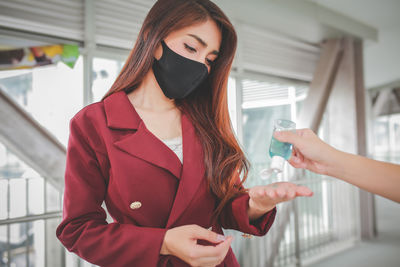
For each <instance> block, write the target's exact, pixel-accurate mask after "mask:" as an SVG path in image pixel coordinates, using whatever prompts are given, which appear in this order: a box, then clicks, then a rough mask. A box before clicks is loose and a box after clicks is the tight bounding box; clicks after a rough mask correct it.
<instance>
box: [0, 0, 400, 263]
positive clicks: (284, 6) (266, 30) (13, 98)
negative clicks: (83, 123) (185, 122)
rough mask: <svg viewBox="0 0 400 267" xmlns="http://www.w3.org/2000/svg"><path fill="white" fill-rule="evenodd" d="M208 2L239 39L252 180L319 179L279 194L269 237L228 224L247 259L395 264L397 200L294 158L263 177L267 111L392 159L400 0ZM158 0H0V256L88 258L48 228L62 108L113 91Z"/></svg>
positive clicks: (244, 136) (396, 139)
mask: <svg viewBox="0 0 400 267" xmlns="http://www.w3.org/2000/svg"><path fill="white" fill-rule="evenodd" d="M214 2H215V3H216V4H218V5H219V6H220V7H221V9H222V10H224V11H225V13H226V14H227V15H228V17H229V18H230V19H231V21H232V23H233V24H234V26H235V29H236V30H237V33H238V38H239V39H238V49H237V54H236V56H235V61H234V65H233V69H232V72H231V76H230V80H229V88H228V94H229V110H230V115H231V120H232V125H233V127H234V129H235V131H236V134H237V137H238V139H239V141H240V143H241V145H242V146H243V148H244V150H245V152H246V154H247V156H248V158H249V160H250V162H251V164H252V168H251V172H250V177H249V178H248V180H247V186H253V185H256V184H266V183H270V182H275V181H276V180H285V181H297V182H299V183H302V184H304V185H307V186H309V187H310V188H311V189H312V190H313V191H314V196H313V197H312V198H307V199H298V200H296V201H293V202H291V203H287V204H281V205H279V206H278V210H279V212H278V215H277V218H276V221H275V223H274V225H273V227H272V228H271V230H270V232H269V233H268V234H267V235H266V236H265V237H261V238H259V237H253V238H250V239H248V238H243V237H241V236H240V234H239V233H235V232H233V231H229V230H227V231H226V233H227V234H228V233H229V234H233V235H235V236H236V238H235V241H234V243H233V249H234V251H235V253H236V255H237V257H238V259H239V262H240V263H241V266H244V267H257V266H268V267H269V266H314V267H315V266H385V267H392V266H393V267H395V266H400V254H399V251H400V205H399V204H398V203H394V202H392V201H389V200H386V199H383V198H381V197H378V196H374V195H371V194H369V193H366V192H363V191H361V190H359V189H357V188H355V187H353V186H351V185H349V184H346V183H344V182H341V181H339V180H335V179H333V178H330V177H326V176H321V175H315V174H312V173H310V172H306V171H299V170H294V169H293V168H291V167H289V166H286V169H285V172H284V174H283V175H280V176H278V177H277V178H274V179H273V180H272V179H271V180H270V181H266V180H261V179H260V177H259V172H260V170H261V169H264V168H266V167H267V166H268V164H269V161H270V158H269V155H268V147H269V143H270V139H271V133H272V128H273V120H274V119H290V120H293V121H295V122H296V123H297V125H298V127H309V128H312V129H313V130H314V131H315V132H317V133H318V135H319V136H320V137H321V138H322V139H324V140H325V141H326V142H328V143H329V144H331V145H333V146H334V147H336V148H339V149H341V150H344V151H347V152H350V153H358V154H361V155H364V156H367V157H371V158H375V159H379V160H383V161H389V162H394V163H400V49H399V48H400V16H399V13H400V1H398V0H380V1H378V0H290V1H289V0H260V1H256V0H246V1H239V0H215V1H214ZM154 3H155V1H154V0H126V1H122V0H113V1H112V0H96V1H95V0H46V1H44V0H42V1H40V0H0V266H7V267H17V266H38V267H41V266H45V267H47V266H51V267H53V266H71V267H73V266H74V267H75V266H77V267H78V266H94V265H92V264H90V263H87V262H85V261H83V260H81V259H79V258H78V257H77V256H75V255H74V254H71V253H69V252H68V251H66V250H65V249H64V248H63V247H62V246H61V244H60V243H59V242H58V240H57V239H56V236H55V228H56V226H57V225H58V223H59V222H60V220H61V216H62V213H61V211H62V192H63V183H64V181H63V179H64V177H63V174H64V170H65V154H66V145H67V142H68V135H69V132H68V131H69V130H68V125H69V120H70V119H71V118H72V117H73V116H74V115H75V114H76V113H77V112H78V111H79V110H80V109H81V108H83V107H84V106H86V105H88V104H90V103H93V102H96V101H99V100H100V99H101V97H102V96H103V95H104V94H105V92H106V91H108V89H109V88H110V86H111V85H112V83H113V81H114V80H115V78H116V77H117V75H118V73H119V71H120V70H121V67H122V66H123V64H124V62H125V60H126V58H127V56H128V53H129V51H130V49H131V48H132V47H133V45H134V43H135V40H136V36H137V34H138V32H139V30H140V27H141V23H142V21H143V20H144V17H145V16H146V14H147V12H148V10H149V9H150V8H151V6H152V5H153V4H154ZM127 249H128V248H127ZM132 249H133V248H132Z"/></svg>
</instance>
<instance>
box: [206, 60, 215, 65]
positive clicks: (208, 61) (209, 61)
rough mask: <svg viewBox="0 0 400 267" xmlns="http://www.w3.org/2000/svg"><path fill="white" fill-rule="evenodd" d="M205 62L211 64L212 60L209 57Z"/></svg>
mask: <svg viewBox="0 0 400 267" xmlns="http://www.w3.org/2000/svg"><path fill="white" fill-rule="evenodd" d="M206 62H207V65H209V66H211V65H212V63H213V62H214V61H212V60H210V59H206Z"/></svg>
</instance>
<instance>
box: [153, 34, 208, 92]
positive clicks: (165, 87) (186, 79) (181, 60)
mask: <svg viewBox="0 0 400 267" xmlns="http://www.w3.org/2000/svg"><path fill="white" fill-rule="evenodd" d="M161 45H162V48H163V53H162V56H161V58H160V59H159V60H157V59H155V60H154V63H153V72H154V76H155V77H156V80H157V82H158V84H159V85H160V88H161V90H162V91H163V92H164V95H165V96H166V97H168V98H171V99H182V98H185V97H186V96H187V95H189V94H190V93H191V92H193V91H194V90H195V89H196V88H197V87H199V85H200V84H201V83H202V82H203V81H204V80H205V79H206V78H207V76H208V70H207V67H206V65H205V64H203V63H200V62H198V61H194V60H191V59H188V58H186V57H184V56H181V55H179V54H177V53H175V52H174V51H172V50H171V49H170V48H169V47H168V46H167V45H166V43H165V42H164V41H161Z"/></svg>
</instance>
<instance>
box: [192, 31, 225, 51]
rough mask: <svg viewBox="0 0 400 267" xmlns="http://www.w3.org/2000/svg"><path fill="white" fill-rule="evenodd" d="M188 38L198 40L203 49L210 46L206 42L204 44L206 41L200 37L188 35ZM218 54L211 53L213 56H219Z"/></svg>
mask: <svg viewBox="0 0 400 267" xmlns="http://www.w3.org/2000/svg"><path fill="white" fill-rule="evenodd" d="M188 36H190V37H192V38H194V39H196V40H197V41H198V42H199V43H200V44H201V45H202V46H203V47H208V44H207V43H206V42H204V40H203V39H201V38H200V37H199V36H197V35H195V34H188ZM218 53H219V52H218V51H217V50H214V51H212V52H211V54H213V55H218Z"/></svg>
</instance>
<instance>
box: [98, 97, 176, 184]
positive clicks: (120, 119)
mask: <svg viewBox="0 0 400 267" xmlns="http://www.w3.org/2000/svg"><path fill="white" fill-rule="evenodd" d="M104 108H105V112H106V116H107V126H108V127H110V128H113V129H116V130H136V131H135V132H132V133H130V134H128V135H126V136H124V137H123V138H121V139H119V140H116V141H115V142H114V145H115V146H116V147H118V148H119V149H121V150H122V151H125V152H127V153H128V154H130V155H132V156H134V157H137V158H141V159H143V160H145V161H147V162H149V163H151V164H154V165H156V166H158V167H161V168H163V169H165V170H167V171H169V172H170V173H171V174H173V175H174V176H175V177H177V178H180V177H181V172H182V164H181V162H180V160H179V158H178V157H177V156H176V154H175V153H174V152H173V151H172V150H171V149H170V148H169V147H168V146H167V145H165V144H164V143H163V142H162V141H161V140H160V139H158V138H157V137H156V136H155V135H154V134H153V133H151V132H150V131H149V130H148V129H147V128H146V126H145V124H144V122H143V120H142V119H141V118H140V116H139V114H137V112H136V110H135V108H134V107H133V105H132V104H131V102H130V101H129V99H128V96H127V95H126V93H125V92H124V91H120V92H117V93H114V94H112V95H110V96H109V97H107V98H106V99H105V100H104ZM182 132H183V131H182ZM182 134H183V133H182Z"/></svg>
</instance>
